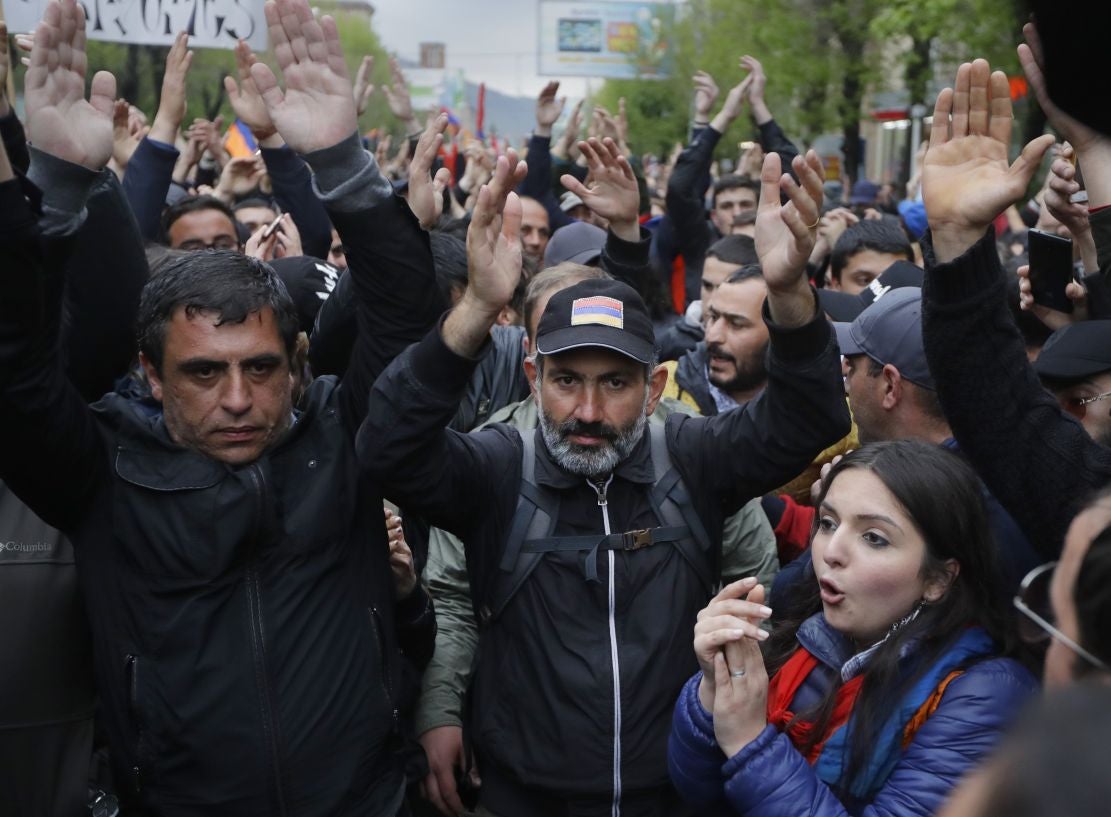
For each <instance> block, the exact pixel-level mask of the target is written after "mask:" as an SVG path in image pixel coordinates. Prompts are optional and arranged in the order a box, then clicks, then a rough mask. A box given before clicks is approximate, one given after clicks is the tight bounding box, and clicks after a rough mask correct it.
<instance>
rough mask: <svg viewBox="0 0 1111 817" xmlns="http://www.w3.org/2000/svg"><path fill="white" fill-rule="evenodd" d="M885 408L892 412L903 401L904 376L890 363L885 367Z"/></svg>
mask: <svg viewBox="0 0 1111 817" xmlns="http://www.w3.org/2000/svg"><path fill="white" fill-rule="evenodd" d="M882 377H883V407H884V408H885V409H887V410H888V411H891V410H892V409H893V408H895V407H896V406H897V405H899V403H900V401H902V399H903V393H904V386H903V376H902V375H901V374H900V373H899V370H898V369H896V368H895V367H894V366H892V365H891V364H890V363H888V364H887V365H885V366H884V367H883V375H882Z"/></svg>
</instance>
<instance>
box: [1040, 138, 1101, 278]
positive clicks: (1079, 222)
mask: <svg viewBox="0 0 1111 817" xmlns="http://www.w3.org/2000/svg"><path fill="white" fill-rule="evenodd" d="M1073 155H1074V152H1073V149H1072V147H1071V146H1070V145H1068V144H1065V145H1063V146H1062V147H1061V152H1060V154H1059V155H1058V156H1057V158H1056V159H1054V160H1053V164H1052V165H1050V167H1049V175H1048V176H1047V177H1046V180H1045V181H1046V188H1045V196H1044V197H1043V199H1042V203H1043V204H1045V207H1046V209H1047V210H1049V214H1050V215H1051V216H1053V217H1054V218H1055V219H1057V220H1058V221H1059V222H1061V223H1062V224H1064V225H1065V226H1066V227H1068V228H1069V233H1070V234H1071V235H1072V240H1073V241H1078V239H1079V238H1080V236H1081V235H1082V234H1084V233H1090V232H1091V230H1092V228H1091V225H1089V224H1088V208H1087V207H1086V206H1084V205H1083V204H1080V203H1079V202H1074V201H1072V200H1071V196H1072V194H1073V193H1076V192H1077V191H1078V190H1080V185H1079V184H1078V183H1077V182H1076V167H1075V166H1074V165H1073V163H1072V161H1071V159H1072V157H1073ZM1098 268H1099V265H1098V263H1097V265H1096V269H1098ZM1089 271H1090V272H1095V269H1092V270H1089Z"/></svg>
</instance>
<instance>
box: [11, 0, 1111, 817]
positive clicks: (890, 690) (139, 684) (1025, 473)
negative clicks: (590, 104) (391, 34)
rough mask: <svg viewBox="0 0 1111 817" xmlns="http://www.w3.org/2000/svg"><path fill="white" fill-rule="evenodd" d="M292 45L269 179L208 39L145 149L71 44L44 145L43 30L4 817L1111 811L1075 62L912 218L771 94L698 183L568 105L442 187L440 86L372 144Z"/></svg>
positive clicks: (244, 94) (264, 103)
mask: <svg viewBox="0 0 1111 817" xmlns="http://www.w3.org/2000/svg"><path fill="white" fill-rule="evenodd" d="M265 11H266V20H267V24H268V28H269V38H270V42H271V45H272V48H273V56H274V60H275V63H276V65H277V71H276V72H275V70H274V69H272V68H271V67H270V66H268V65H267V64H266V63H264V62H261V61H260V60H258V58H257V57H256V55H254V54H252V53H251V51H250V49H249V48H248V47H247V46H246V44H244V43H242V42H240V43H239V45H238V47H237V48H236V51H235V56H236V64H237V72H236V76H234V77H227V78H226V79H225V87H226V91H227V93H228V98H229V100H230V104H231V105H232V107H233V108H234V111H235V115H236V117H237V120H238V123H239V124H238V126H239V127H242V128H246V129H247V130H249V131H250V133H251V135H252V138H253V139H254V140H255V141H256V142H257V145H258V150H257V152H255V153H254V155H250V156H242V157H236V158H233V157H231V156H230V155H229V153H228V151H227V149H226V148H225V142H224V137H223V133H222V130H223V128H222V123H221V122H219V121H207V120H204V119H199V118H198V119H193V120H192V122H191V124H187V111H186V94H185V88H186V81H187V78H188V75H189V69H190V64H191V60H192V54H191V52H190V51H189V45H188V38H187V36H186V35H185V34H184V33H182V34H179V35H178V36H177V39H176V41H175V43H174V45H173V47H172V48H171V49H170V50H169V55H168V57H167V59H166V71H165V77H164V81H163V85H162V92H161V96H160V98H159V101H158V109H157V111H156V112H155V113H154V115H153V117H152V118H149V119H148V117H147V115H146V113H145V112H143V111H140V110H138V109H137V108H135V107H134V106H131V105H129V104H128V103H127V102H126V101H124V100H119V99H117V98H116V83H115V78H114V77H113V76H112V75H111V74H110V73H107V72H104V71H98V72H96V73H94V74H93V76H92V77H91V78H90V77H88V74H89V73H90V71H89V68H90V66H89V65H88V58H87V55H86V51H85V25H86V20H85V13H84V11H83V8H82V6H81V5H80V4H78V3H77V2H76V0H54V1H53V2H51V3H50V4H49V5H48V6H47V7H46V11H45V14H44V18H43V20H42V22H41V24H40V25H39V26H38V28H37V29H36V31H35V32H34V33H33V34H28V35H21V36H19V37H16V38H15V41H16V44H17V46H18V48H20V49H22V50H23V51H25V52H26V56H25V57H24V62H25V63H26V65H27V70H26V74H25V81H24V86H23V103H24V112H25V113H24V116H23V118H22V119H20V118H19V117H17V116H16V114H15V110H14V106H13V104H12V100H9V99H8V98H7V96H6V95H5V91H4V89H5V88H6V87H7V79H8V77H7V75H8V73H9V71H10V62H11V55H9V53H8V43H9V38H8V32H7V31H6V29H5V28H4V25H3V24H2V23H0V135H2V137H3V141H2V146H0V261H2V265H0V266H2V283H0V286H2V287H3V297H0V436H2V441H0V477H2V478H3V482H2V483H0V520H2V521H3V525H4V529H3V531H2V536H0V540H2V541H0V612H2V613H3V619H4V621H5V627H4V630H3V633H4V634H3V635H2V636H0V644H2V645H3V656H4V661H3V669H0V792H2V794H0V803H3V806H2V807H0V811H2V812H3V813H4V814H5V815H7V814H12V815H34V816H35V817H41V816H43V815H49V816H50V817H53V816H54V815H57V817H62V815H76V814H83V813H91V814H96V815H101V816H102V817H110V815H114V814H122V815H125V817H126V815H138V816H142V815H151V817H154V815H158V816H159V817H161V816H162V815H166V816H167V817H176V816H177V815H183V816H184V815H200V814H205V815H290V816H291V817H292V815H322V816H323V815H373V816H374V817H400V816H402V815H436V814H443V815H451V816H453V817H460V815H464V814H466V815H477V817H510V816H511V815H525V814H527V815H540V816H541V817H590V816H591V815H611V817H618V816H619V815H626V816H627V817H665V816H666V817H685V816H688V815H689V817H696V815H697V816H703V815H704V816H706V817H709V815H746V816H748V817H788V816H789V817H801V815H808V816H809V817H836V816H837V815H849V814H851V815H891V816H892V817H896V816H897V817H919V816H921V817H925V816H926V815H934V814H946V815H951V816H952V817H956V816H957V815H960V817H992V816H993V815H1001V814H1007V815H1020V816H1021V815H1030V816H1031V817H1035V816H1037V817H1041V816H1042V815H1048V814H1069V815H1073V816H1074V817H1088V815H1095V814H1100V813H1102V809H1103V808H1105V807H1106V806H1105V803H1106V800H1107V796H1108V795H1109V794H1111V792H1108V790H1107V786H1108V784H1107V782H1106V779H1105V777H1104V776H1103V775H1101V774H1099V767H1098V765H1097V764H1098V763H1099V761H1098V758H1099V757H1101V756H1102V754H1101V752H1100V750H1099V748H1098V747H1099V745H1102V738H1103V736H1104V730H1103V726H1104V725H1105V722H1106V721H1107V718H1108V714H1109V713H1111V705H1109V704H1111V701H1109V700H1108V692H1107V687H1106V680H1107V677H1108V673H1111V589H1109V588H1111V582H1109V579H1111V410H1109V409H1108V406H1109V405H1111V402H1108V398H1109V397H1111V295H1109V294H1108V284H1107V279H1108V276H1109V275H1111V135H1107V134H1104V133H1102V132H1100V131H1099V130H1097V129H1095V128H1093V127H1090V126H1089V125H1087V124H1085V122H1084V116H1083V113H1080V114H1077V113H1076V112H1075V111H1070V112H1066V111H1065V110H1062V109H1061V108H1059V107H1057V105H1055V104H1054V101H1053V99H1052V98H1051V96H1050V94H1049V92H1048V83H1047V81H1046V76H1045V67H1046V65H1045V53H1043V50H1042V46H1041V43H1040V41H1039V38H1038V29H1037V28H1036V27H1035V26H1034V25H1033V24H1030V25H1028V26H1027V27H1026V29H1025V38H1026V42H1025V43H1023V44H1021V45H1019V47H1018V54H1019V58H1020V60H1021V62H1022V66H1023V69H1024V71H1025V73H1026V76H1027V78H1028V81H1029V83H1030V86H1031V88H1032V89H1033V90H1034V92H1035V94H1036V96H1037V100H1038V102H1039V104H1040V106H1041V108H1042V109H1043V110H1044V112H1045V113H1046V115H1047V117H1048V121H1049V124H1050V125H1051V126H1052V129H1053V131H1054V133H1052V134H1045V135H1042V136H1039V137H1038V138H1036V139H1034V140H1033V141H1031V142H1030V143H1028V144H1026V145H1025V146H1022V147H1021V149H1020V150H1019V151H1018V152H1017V155H1016V157H1015V158H1014V159H1013V161H1012V159H1011V155H1012V153H1014V151H1013V149H1012V139H1011V137H1012V129H1013V114H1012V103H1011V97H1010V88H1009V85H1008V80H1007V77H1006V76H1005V75H1004V74H1003V73H1002V72H1000V71H994V72H993V71H992V70H991V67H990V66H989V65H988V63H987V62H986V61H985V60H982V59H977V60H975V61H973V62H970V63H965V64H962V65H961V66H960V68H959V70H958V71H957V73H956V77H955V80H954V83H953V85H952V87H950V88H946V89H944V90H943V91H941V92H940V94H939V95H938V97H937V100H936V104H935V107H934V111H933V118H932V126H931V127H930V129H929V136H928V141H927V142H926V143H925V144H924V145H923V149H922V150H921V151H920V152H919V154H918V156H917V157H916V171H915V173H914V175H913V176H912V178H911V180H910V182H909V183H908V184H907V185H906V187H905V189H899V190H896V189H895V188H894V186H893V185H890V184H888V185H883V186H882V187H881V186H880V185H876V184H873V183H871V182H868V181H866V180H858V181H856V182H855V183H853V184H851V185H845V184H842V183H841V182H840V181H837V180H832V181H831V180H828V179H827V177H826V172H825V168H824V167H823V164H822V161H821V159H820V158H819V156H818V155H817V154H816V153H815V152H814V151H813V150H802V149H800V148H799V147H796V145H795V144H794V143H793V142H792V141H791V139H790V138H789V137H788V136H787V135H786V133H785V132H784V130H783V129H782V127H780V125H779V124H778V123H777V122H776V120H775V118H774V117H773V115H772V113H771V111H770V109H769V107H768V105H767V102H766V101H765V98H764V89H765V85H766V76H765V74H764V69H763V67H762V65H761V64H760V62H759V60H758V59H756V58H754V57H751V56H744V57H742V58H741V59H740V63H739V67H738V76H737V77H734V78H730V81H731V82H732V81H735V84H733V85H732V87H731V88H730V89H729V90H728V91H727V92H726V93H725V95H724V100H723V101H722V103H721V107H720V108H719V109H717V104H718V98H719V97H720V96H721V94H720V92H719V88H718V85H717V83H716V81H715V79H714V78H713V77H711V76H710V75H708V74H706V73H704V72H699V73H698V74H697V75H696V76H695V77H694V80H693V99H692V109H693V111H694V118H693V121H692V123H691V130H690V135H689V140H688V142H687V144H686V145H685V146H683V147H681V149H679V150H677V151H676V152H675V153H674V154H673V155H672V157H671V158H670V159H669V160H667V161H660V160H657V159H655V158H653V157H651V156H648V155H642V156H639V157H638V156H635V155H634V153H633V151H632V147H633V146H635V144H636V134H635V133H630V132H629V127H628V124H627V118H626V116H625V111H624V104H622V105H621V107H620V108H619V109H618V111H617V113H616V114H611V113H610V112H608V111H606V110H604V109H601V108H595V109H594V110H593V111H592V112H591V114H590V116H589V120H590V121H589V123H584V121H583V120H584V119H586V118H587V117H586V116H585V115H584V113H583V109H582V105H581V103H580V104H579V105H576V106H575V107H574V108H573V109H571V110H570V111H565V110H564V109H565V101H564V100H563V99H561V98H560V97H559V96H558V92H559V89H558V84H557V83H551V84H549V85H548V86H547V87H546V88H545V89H544V90H543V91H542V92H541V93H540V95H539V97H538V99H537V104H536V127H535V129H534V130H533V132H532V134H531V136H530V137H529V139H528V140H527V143H526V144H524V145H523V146H522V150H521V152H520V153H519V152H518V151H517V150H515V149H513V148H511V147H506V146H504V145H503V147H505V150H504V152H502V151H498V150H496V149H495V148H494V146H492V145H487V144H485V143H483V142H482V141H480V140H474V141H471V142H470V143H468V144H466V145H463V146H462V150H460V151H456V154H457V155H455V156H453V160H452V161H445V155H446V153H445V149H444V140H445V132H446V130H447V127H448V117H447V116H446V115H444V114H437V115H433V116H430V117H429V118H428V120H427V122H426V123H424V124H423V125H422V124H421V123H420V122H419V121H418V119H417V116H416V114H415V112H414V110H413V106H412V104H411V101H410V98H409V94H408V91H407V90H406V84H405V78H404V76H403V74H402V71H401V69H400V67H399V66H398V65H397V63H396V62H394V63H392V64H391V69H390V70H391V80H390V82H389V83H388V84H387V86H386V87H385V88H384V89H383V91H384V93H385V94H386V96H387V98H388V101H389V108H390V111H391V112H392V114H393V115H394V116H395V117H396V118H397V120H398V122H397V126H398V129H399V130H403V131H404V132H405V134H406V138H405V139H402V140H399V141H400V142H401V144H400V145H399V147H398V148H397V149H393V148H391V146H390V145H389V140H388V139H386V138H381V139H378V140H377V142H376V143H369V142H368V141H367V140H366V139H364V138H363V137H362V136H361V135H360V133H359V130H358V117H359V116H360V114H361V113H363V112H364V110H365V108H366V105H367V100H368V98H369V96H370V94H371V93H373V88H372V87H371V86H370V85H369V82H368V77H369V75H370V70H371V67H372V64H371V62H369V58H368V60H364V62H363V64H362V66H361V67H360V69H359V71H358V73H357V75H356V77H355V79H354V81H352V79H351V77H350V75H349V73H348V69H347V66H346V62H345V56H344V54H343V52H342V49H341V47H340V43H339V37H338V32H337V30H336V26H335V22H334V21H333V20H332V19H331V18H330V17H328V16H324V17H319V18H318V17H317V16H316V15H315V14H314V12H313V10H311V9H310V7H309V6H308V4H307V2H306V0H268V2H267V3H266V7H265ZM715 109H717V110H716V112H715ZM746 111H747V112H748V113H749V114H750V115H751V119H752V126H753V129H754V132H755V133H756V134H758V138H757V140H755V142H754V144H753V145H752V146H751V147H747V148H746V149H745V151H744V153H743V155H741V156H740V157H738V159H737V161H736V162H735V163H729V165H728V167H729V169H731V170H734V171H735V172H723V166H722V164H721V163H719V162H718V161H716V160H715V152H716V149H717V148H718V145H719V143H720V141H721V139H722V138H723V137H724V136H725V134H726V133H727V131H728V130H729V128H730V126H731V125H732V124H733V123H734V122H735V121H737V120H738V119H740V118H741V117H742V114H744V113H745V112H746ZM560 121H565V125H564V127H563V130H562V131H561V132H560V134H559V136H558V137H556V136H554V129H555V128H556V127H557V124H558V123H559V122H560ZM584 126H585V128H586V133H585V134H584V133H583V129H584ZM383 130H385V128H383ZM1058 139H1060V140H1061V142H1060V144H1058V143H1057V140H1058ZM1040 171H1044V177H1045V183H1044V184H1043V185H1040V189H1039V190H1038V192H1037V194H1036V195H1034V196H1033V197H1030V196H1029V190H1030V189H1031V186H1032V185H1033V184H1034V180H1035V179H1036V178H1037V177H1038V174H1039V172H1040ZM1035 187H1037V185H1035ZM1046 241H1048V242H1050V243H1051V244H1052V243H1053V242H1062V244H1061V245H1059V246H1064V247H1066V248H1067V250H1065V252H1066V254H1067V256H1068V257H1067V258H1066V259H1065V261H1064V263H1063V270H1062V269H1058V268H1057V267H1054V268H1053V269H1050V268H1049V266H1050V264H1051V262H1052V261H1053V259H1052V258H1051V257H1050V256H1049V255H1046V254H1043V253H1042V252H1041V251H1040V250H1038V249H1036V247H1042V248H1043V249H1044V246H1045V244H1044V242H1046ZM1043 687H1044V690H1045V691H1044V692H1043ZM1104 707H1107V708H1104Z"/></svg>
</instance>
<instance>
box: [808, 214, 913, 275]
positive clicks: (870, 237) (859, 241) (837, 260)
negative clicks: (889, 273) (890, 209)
mask: <svg viewBox="0 0 1111 817" xmlns="http://www.w3.org/2000/svg"><path fill="white" fill-rule="evenodd" d="M864 250H873V251H874V252H883V253H891V254H892V255H902V256H903V257H904V258H906V259H907V261H913V260H914V249H913V248H912V247H911V246H910V241H909V240H907V234H906V233H904V232H903V230H902V228H901V227H899V225H898V224H893V223H892V222H890V221H887V220H886V219H870V218H866V219H864V220H862V221H861V222H860V223H858V224H854V225H852V226H851V227H849V228H848V229H847V230H845V232H843V233H841V237H840V238H839V239H837V243H836V244H834V245H833V252H832V253H830V256H829V266H830V274H831V275H833V277H834V279H835V280H837V281H840V280H841V272H842V271H843V270H844V269H845V265H846V264H848V263H849V259H850V258H852V257H853V256H854V255H856V254H857V253H858V252H863V251H864ZM881 271H882V270H881Z"/></svg>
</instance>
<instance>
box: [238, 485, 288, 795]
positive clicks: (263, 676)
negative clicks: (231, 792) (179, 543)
mask: <svg viewBox="0 0 1111 817" xmlns="http://www.w3.org/2000/svg"><path fill="white" fill-rule="evenodd" d="M247 473H248V475H249V476H250V479H251V483H252V486H253V487H254V489H255V526H254V547H253V548H252V552H251V559H250V561H249V562H248V565H247V571H246V587H247V609H248V613H249V615H250V619H251V652H252V653H253V654H254V660H255V683H256V685H257V686H258V690H259V706H260V708H261V710H262V729H263V732H264V733H265V734H264V737H265V739H266V742H267V749H268V750H269V754H270V762H271V772H272V774H273V776H274V779H273V783H272V784H273V786H274V796H275V803H276V804H277V806H278V814H280V815H283V817H284V815H285V813H286V807H285V796H284V795H283V793H282V769H281V760H280V757H279V752H278V741H277V729H276V726H275V722H274V703H273V701H272V700H271V694H270V678H269V674H268V672H267V669H266V629H265V627H264V626H263V622H262V596H261V589H260V582H259V575H258V567H257V564H256V562H255V557H256V556H257V554H258V545H259V541H260V540H261V538H262V522H263V519H262V516H263V509H264V508H265V506H266V505H265V497H266V481H265V480H264V479H263V476H262V474H261V473H260V472H259V469H258V466H257V465H251V466H248V468H247Z"/></svg>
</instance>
